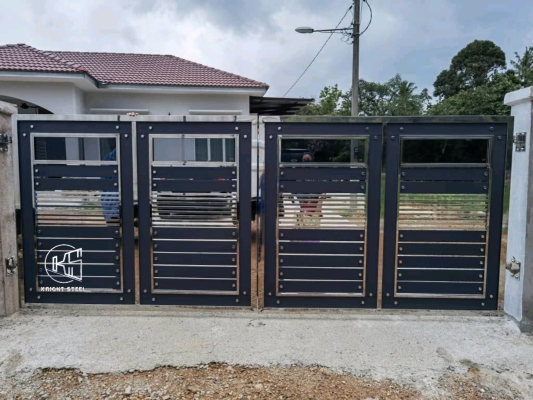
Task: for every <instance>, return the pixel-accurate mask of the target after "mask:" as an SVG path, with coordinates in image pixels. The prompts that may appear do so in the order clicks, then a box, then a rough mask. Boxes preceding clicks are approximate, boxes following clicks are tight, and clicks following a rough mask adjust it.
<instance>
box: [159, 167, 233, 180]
mask: <svg viewBox="0 0 533 400" xmlns="http://www.w3.org/2000/svg"><path fill="white" fill-rule="evenodd" d="M152 175H153V176H154V177H156V178H166V179H190V178H194V179H207V180H217V179H235V177H236V176H237V168H235V167H160V166H158V167H155V166H153V167H152Z"/></svg>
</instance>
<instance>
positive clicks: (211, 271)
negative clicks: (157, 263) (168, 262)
mask: <svg viewBox="0 0 533 400" xmlns="http://www.w3.org/2000/svg"><path fill="white" fill-rule="evenodd" d="M236 274H237V268H236V267H198V266H196V267H194V266H187V267H155V268H154V277H155V278H235V277H236Z"/></svg>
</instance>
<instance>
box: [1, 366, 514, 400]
mask: <svg viewBox="0 0 533 400" xmlns="http://www.w3.org/2000/svg"><path fill="white" fill-rule="evenodd" d="M435 385H436V386H437V389H438V390H439V391H440V394H439V395H438V397H434V396H427V395H423V394H422V393H420V392H419V391H418V390H417V389H416V388H414V387H409V386H405V385H401V384H398V383H395V382H393V381H390V380H381V381H375V380H371V379H368V378H364V377H357V376H353V375H349V374H340V373H336V372H334V371H332V370H330V369H328V368H324V367H317V366H311V367H307V368H304V367H300V366H292V367H271V368H252V367H242V366H229V365H223V364H208V365H201V366H199V367H196V368H168V367H165V368H157V369H155V370H152V371H144V372H139V371H130V372H127V373H124V374H86V373H81V372H79V371H75V370H64V369H63V370H43V371H39V372H38V373H37V374H36V375H34V376H33V377H32V378H31V379H29V380H25V381H24V382H19V381H18V380H17V379H16V378H14V379H12V380H10V382H9V388H6V391H5V392H4V393H6V394H5V397H2V398H6V399H72V400H73V399H132V400H133V399H161V400H170V399H206V400H207V399H246V400H248V399H250V400H251V399H279V400H284V399H287V400H288V399H332V400H333V399H335V400H337V399H362V400H374V399H375V400H377V399H380V400H384V399H390V400H411V399H412V400H415V399H430V398H431V399H436V398H439V399H450V400H451V399H476V400H477V399H479V400H481V399H522V398H523V397H521V396H520V394H519V393H517V392H515V391H513V390H512V389H511V388H510V387H509V386H508V385H506V384H505V383H502V382H498V381H497V380H496V381H494V380H487V377H484V376H482V374H481V373H480V370H479V369H478V368H477V367H475V366H473V367H471V368H470V369H469V371H468V373H467V374H465V375H457V374H449V375H446V376H444V377H442V378H441V379H439V380H438V382H436V384H435ZM0 393H1V392H0ZM0 397H1V394H0Z"/></svg>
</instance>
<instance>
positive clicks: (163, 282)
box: [154, 277, 237, 292]
mask: <svg viewBox="0 0 533 400" xmlns="http://www.w3.org/2000/svg"><path fill="white" fill-rule="evenodd" d="M154 282H155V283H157V285H156V286H155V289H156V291H157V290H176V291H178V290H179V291H185V290H194V291H204V290H205V291H222V292H234V291H236V290H237V280H236V279H228V280H222V279H194V278H190V279H180V278H158V277H154ZM155 283H154V284H155Z"/></svg>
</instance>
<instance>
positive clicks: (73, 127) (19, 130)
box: [13, 115, 135, 304]
mask: <svg viewBox="0 0 533 400" xmlns="http://www.w3.org/2000/svg"><path fill="white" fill-rule="evenodd" d="M13 125H14V127H16V142H15V140H14V142H15V144H14V149H15V151H17V153H16V154H17V160H20V161H18V162H17V163H18V164H19V165H18V168H16V169H15V170H16V171H17V174H16V177H15V179H16V184H17V185H18V186H19V187H20V192H19V190H16V193H17V195H18V200H19V202H20V210H21V222H22V238H23V241H22V249H23V254H24V258H23V265H24V267H23V270H24V301H25V302H26V303H73V304H76V303H79V304H133V303H134V301H135V279H134V277H135V274H134V264H135V254H134V245H135V239H134V228H133V226H134V222H133V217H134V201H133V175H132V172H133V162H132V159H131V155H132V140H133V138H132V135H131V123H128V122H118V121H117V119H116V117H115V118H110V117H107V118H101V119H98V118H94V117H90V118H80V117H77V116H68V117H62V116H47V117H46V118H43V116H40V115H30V116H18V117H17V118H15V119H14V121H13ZM33 133H53V134H56V136H57V134H62V133H64V134H85V135H87V136H88V137H90V135H91V134H95V135H97V134H103V133H105V134H109V133H115V134H118V136H119V140H118V142H117V147H120V160H118V161H119V170H120V190H121V204H122V207H121V219H122V225H121V230H122V232H121V239H122V253H121V254H122V257H121V267H122V268H121V270H122V275H121V281H122V282H121V288H122V291H120V292H118V291H117V292H110V293H102V292H98V293H65V292H37V284H36V282H37V281H36V272H37V271H36V259H35V234H36V232H35V230H36V221H35V213H34V204H33V201H34V199H33V163H32V161H33V155H32V147H33V143H32V141H33V137H34V135H33Z"/></svg>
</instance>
